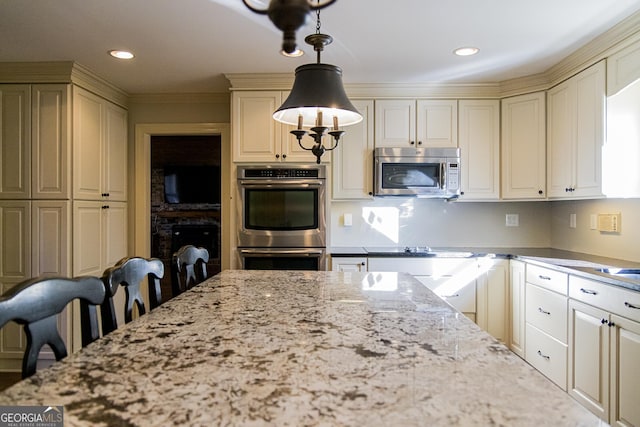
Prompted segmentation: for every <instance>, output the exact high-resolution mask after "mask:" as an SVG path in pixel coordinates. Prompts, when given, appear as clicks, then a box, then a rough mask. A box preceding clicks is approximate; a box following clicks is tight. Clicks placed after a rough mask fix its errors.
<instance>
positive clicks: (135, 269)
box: [100, 257, 164, 335]
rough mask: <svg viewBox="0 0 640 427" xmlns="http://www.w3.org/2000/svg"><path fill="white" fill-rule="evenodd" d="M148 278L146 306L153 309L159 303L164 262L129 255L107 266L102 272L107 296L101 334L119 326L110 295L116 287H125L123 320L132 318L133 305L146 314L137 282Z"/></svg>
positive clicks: (102, 309) (103, 309)
mask: <svg viewBox="0 0 640 427" xmlns="http://www.w3.org/2000/svg"><path fill="white" fill-rule="evenodd" d="M145 277H147V279H148V289H149V309H150V310H153V309H154V308H156V307H157V306H159V305H160V304H161V303H162V291H161V289H160V279H162V277H164V265H163V264H162V261H160V260H159V259H157V258H151V259H146V258H140V257H128V258H123V259H121V260H120V261H118V262H117V263H116V264H115V265H114V266H113V267H110V268H107V269H106V270H105V271H104V274H103V275H102V281H103V282H104V286H105V288H106V290H107V297H106V298H105V300H104V303H103V304H102V307H101V308H100V309H101V312H102V333H103V335H106V334H108V333H109V332H112V331H113V330H115V329H116V328H117V327H118V323H117V320H116V313H115V308H114V305H113V296H114V295H115V294H116V292H117V290H118V287H119V286H124V289H125V293H126V300H125V309H124V321H125V323H129V322H131V320H133V305H134V304H135V305H136V306H137V307H138V314H140V315H142V314H145V313H146V309H145V305H144V300H143V299H142V294H141V293H140V283H141V282H142V281H143V280H144V278H145Z"/></svg>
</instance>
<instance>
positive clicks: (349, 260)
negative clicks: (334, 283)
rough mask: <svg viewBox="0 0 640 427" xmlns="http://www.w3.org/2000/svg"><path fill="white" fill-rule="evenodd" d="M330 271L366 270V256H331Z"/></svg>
mask: <svg viewBox="0 0 640 427" xmlns="http://www.w3.org/2000/svg"><path fill="white" fill-rule="evenodd" d="M331 271H356V272H363V271H367V258H366V257H331Z"/></svg>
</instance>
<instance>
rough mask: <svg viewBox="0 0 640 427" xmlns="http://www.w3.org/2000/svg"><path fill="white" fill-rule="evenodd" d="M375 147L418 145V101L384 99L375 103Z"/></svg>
mask: <svg viewBox="0 0 640 427" xmlns="http://www.w3.org/2000/svg"><path fill="white" fill-rule="evenodd" d="M375 117H376V118H375V127H376V132H375V146H376V148H380V147H411V146H415V143H416V101H415V100H413V99H384V100H376V101H375Z"/></svg>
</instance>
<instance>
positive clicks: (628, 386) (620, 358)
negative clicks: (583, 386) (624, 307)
mask: <svg viewBox="0 0 640 427" xmlns="http://www.w3.org/2000/svg"><path fill="white" fill-rule="evenodd" d="M611 322H612V323H613V327H612V328H610V329H611V334H612V335H611V393H610V396H611V406H610V408H611V416H610V423H611V425H612V426H640V405H638V396H640V369H638V361H640V323H638V322H633V321H631V320H628V319H625V318H624V317H620V316H616V315H611Z"/></svg>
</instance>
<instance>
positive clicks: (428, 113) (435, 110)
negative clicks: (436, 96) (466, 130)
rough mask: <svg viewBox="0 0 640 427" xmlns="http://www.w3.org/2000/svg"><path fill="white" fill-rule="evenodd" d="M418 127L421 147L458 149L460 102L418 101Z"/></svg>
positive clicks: (418, 142) (417, 134) (417, 132)
mask: <svg viewBox="0 0 640 427" xmlns="http://www.w3.org/2000/svg"><path fill="white" fill-rule="evenodd" d="M416 126H417V128H416V139H417V144H418V146H419V147H452V148H456V147H458V101H457V100H455V99H454V100H428V101H427V100H424V101H418V105H417V122H416Z"/></svg>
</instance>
